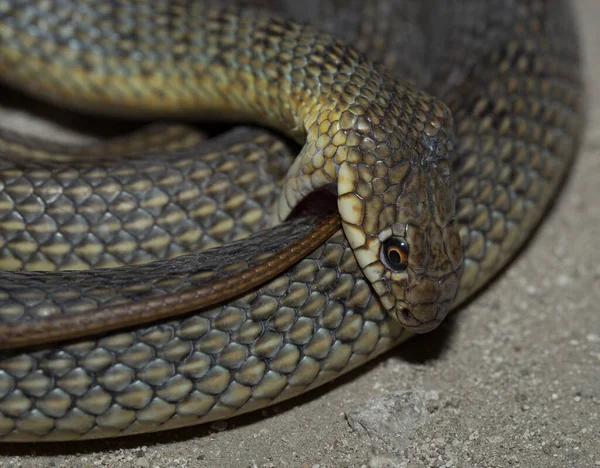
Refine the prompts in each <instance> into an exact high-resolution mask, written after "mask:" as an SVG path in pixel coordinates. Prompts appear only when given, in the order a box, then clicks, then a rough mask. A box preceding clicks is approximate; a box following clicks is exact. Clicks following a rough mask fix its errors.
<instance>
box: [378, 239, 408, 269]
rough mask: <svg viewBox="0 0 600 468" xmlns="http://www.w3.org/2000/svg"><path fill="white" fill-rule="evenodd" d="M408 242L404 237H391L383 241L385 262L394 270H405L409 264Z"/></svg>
mask: <svg viewBox="0 0 600 468" xmlns="http://www.w3.org/2000/svg"><path fill="white" fill-rule="evenodd" d="M408 250H409V249H408V243H407V242H406V239H404V238H403V237H391V238H389V239H388V240H387V241H385V242H384V243H383V248H382V257H383V260H384V263H385V264H386V265H387V266H388V267H389V268H391V269H392V270H394V271H404V270H405V269H406V267H407V266H408Z"/></svg>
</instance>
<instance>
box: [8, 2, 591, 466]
mask: <svg viewBox="0 0 600 468" xmlns="http://www.w3.org/2000/svg"><path fill="white" fill-rule="evenodd" d="M576 3H577V6H578V7H579V14H580V18H581V23H582V27H583V36H584V39H585V40H584V46H585V53H586V57H587V61H586V62H587V63H586V64H587V77H588V80H587V81H588V97H589V99H588V102H589V127H588V131H587V134H586V138H585V141H584V142H583V147H582V151H581V154H580V157H579V160H578V162H577V165H576V167H575V168H574V171H573V174H572V177H571V178H570V180H569V181H568V183H567V186H566V187H565V191H564V193H563V194H562V195H561V197H560V198H559V200H558V202H557V204H556V206H555V208H554V210H553V211H552V213H551V214H550V216H549V217H548V219H547V220H546V222H545V223H544V225H543V226H542V228H541V229H540V230H539V231H538V233H537V235H536V236H535V238H534V239H533V241H532V242H530V244H529V245H528V247H527V248H526V249H525V251H524V252H523V253H522V255H521V256H520V257H519V258H518V260H517V261H516V262H514V263H513V264H512V265H511V267H510V268H509V269H508V270H507V271H506V272H505V273H504V274H503V275H502V276H501V277H500V278H499V279H498V280H497V281H496V282H494V284H493V285H491V286H490V287H489V288H488V289H487V290H485V291H484V292H483V293H482V294H480V295H479V296H478V297H476V298H475V299H474V300H473V301H472V302H471V303H470V304H469V305H468V306H467V307H464V308H462V310H461V311H460V312H459V313H458V314H455V315H454V316H453V317H452V318H451V319H450V320H449V322H448V323H447V324H445V325H444V326H442V327H441V329H440V330H438V331H436V332H434V333H432V334H429V335H426V336H422V337H420V338H418V339H414V340H412V341H411V342H409V343H407V344H405V345H404V346H400V347H399V348H398V349H396V350H394V351H392V352H389V353H387V354H385V355H384V356H383V357H381V358H380V359H378V360H376V361H375V362H373V363H371V364H370V365H368V366H366V367H362V368H360V369H358V370H357V371H355V372H353V373H351V374H350V375H348V376H346V377H344V378H342V379H339V380H338V381H336V382H334V383H333V384H330V385H327V386H325V387H323V388H321V389H318V390H317V391H314V392H312V393H310V394H308V395H306V396H303V397H301V398H296V399H294V400H293V401H290V402H287V403H285V404H282V405H279V406H277V407H274V408H271V409H268V410H265V411H263V412H260V413H256V414H252V415H249V416H246V417H240V418H237V419H233V420H230V421H227V422H219V423H215V424H212V425H209V426H200V427H194V428H189V429H184V430H177V431H172V432H166V433H158V434H153V435H149V436H144V437H132V438H125V439H115V440H109V441H98V442H93V443H83V442H74V443H62V444H53V445H49V444H45V445H44V444H38V445H12V446H0V452H1V453H2V454H3V455H2V456H0V466H1V467H82V468H83V467H142V468H144V467H146V468H150V467H152V468H159V467H171V466H181V467H204V466H206V467H244V468H245V467H248V468H249V467H265V468H267V467H315V468H316V467H321V468H323V467H367V466H368V467H430V466H431V467H450V466H457V467H461V466H462V467H505V466H523V467H593V466H600V310H599V308H600V306H599V304H600V249H599V248H598V240H600V204H599V203H598V200H600V188H599V187H598V184H597V180H598V175H599V174H600V158H599V153H600V81H599V80H598V79H597V76H598V75H600V62H599V61H598V58H599V57H600V29H599V28H597V24H598V21H600V2H598V0H577V1H576ZM15 118H16V117H15V116H14V114H11V117H10V119H8V118H7V117H6V114H4V118H2V116H0V122H1V123H2V124H4V123H5V122H8V121H9V120H10V121H12V122H13V123H14V122H17V121H16V120H15ZM21 120H22V121H23V119H21ZM25 122H29V121H25ZM52 131H53V130H52Z"/></svg>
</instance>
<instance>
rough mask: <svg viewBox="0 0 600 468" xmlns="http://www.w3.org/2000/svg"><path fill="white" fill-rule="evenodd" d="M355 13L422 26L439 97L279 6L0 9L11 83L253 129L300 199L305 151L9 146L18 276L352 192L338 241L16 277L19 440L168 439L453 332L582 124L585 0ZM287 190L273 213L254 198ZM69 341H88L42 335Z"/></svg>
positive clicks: (8, 338)
mask: <svg viewBox="0 0 600 468" xmlns="http://www.w3.org/2000/svg"><path fill="white" fill-rule="evenodd" d="M354 3H357V4H358V3H359V2H350V3H349V4H348V5H347V7H348V9H349V10H352V6H355V7H356V12H355V13H358V12H362V13H363V16H361V15H358V14H354V15H349V17H350V18H354V20H356V18H359V19H361V18H362V19H364V21H363V24H364V25H368V24H370V23H369V18H374V19H373V24H375V25H377V24H379V22H381V23H382V28H381V31H380V34H382V35H385V34H386V33H388V32H390V31H393V30H395V29H396V28H397V24H391V25H390V24H389V23H386V21H385V20H384V19H383V16H385V15H384V14H382V13H381V12H384V11H386V9H387V10H391V11H394V12H396V11H405V12H409V13H410V12H412V13H411V14H412V16H413V17H414V18H416V19H418V20H419V21H421V22H422V25H421V26H422V27H423V28H424V30H425V31H426V33H427V34H429V36H428V37H427V38H426V40H425V41H423V43H422V44H421V45H422V47H423V54H416V55H419V56H420V55H423V56H424V57H426V59H424V60H423V61H422V62H421V63H419V64H417V63H416V60H417V59H416V58H415V59H414V61H415V63H414V67H411V65H412V64H413V61H412V60H411V61H409V62H408V64H404V65H402V64H398V63H396V64H397V65H398V66H397V67H395V68H396V70H399V69H402V67H405V68H410V69H411V71H412V73H413V74H412V75H411V76H409V78H414V79H418V80H423V84H422V86H423V87H424V89H425V91H426V92H424V91H419V90H417V88H415V87H414V86H413V85H411V84H408V83H404V82H400V81H397V80H396V79H395V78H393V77H392V75H390V74H389V72H388V71H384V70H385V66H388V67H389V66H390V63H389V62H390V61H391V62H392V63H391V66H394V61H393V60H391V59H388V60H386V59H385V57H386V54H385V53H383V54H382V55H381V56H380V57H377V60H378V61H379V63H380V65H375V66H374V65H372V64H371V62H369V61H368V60H367V59H366V58H365V56H364V55H362V54H361V53H360V52H359V51H358V50H357V49H355V48H354V47H350V46H347V45H346V44H345V43H344V42H342V41H340V40H337V39H334V38H333V37H332V36H331V35H329V34H324V33H321V32H318V31H319V30H318V29H312V28H311V27H308V26H301V25H299V24H298V23H294V22H291V21H287V20H283V19H279V18H278V17H273V16H272V14H271V13H268V12H266V11H265V10H263V9H260V8H248V7H243V8H242V7H240V8H237V7H235V8H234V7H223V6H220V5H218V4H216V3H215V4H213V3H211V2H204V1H184V0H181V1H169V2H167V1H165V2H151V1H149V0H132V1H125V0H120V1H113V2H100V1H94V0H87V1H83V2H81V1H71V0H61V1H59V0H56V1H49V2H48V1H39V2H25V1H23V2H21V1H18V0H17V1H5V2H1V1H0V39H1V41H2V43H1V45H0V76H1V77H2V79H3V80H4V81H6V82H8V83H10V84H12V85H14V86H17V87H19V88H21V89H24V90H26V91H28V92H30V93H33V94H35V95H36V96H39V97H40V98H43V99H47V100H51V101H54V102H57V103H59V104H61V105H68V106H71V107H78V108H82V109H85V110H98V111H102V112H113V113H114V112H117V113H127V114H129V115H140V114H143V115H152V116H173V115H177V116H180V115H193V116H198V115H211V114H218V115H220V116H223V117H226V118H234V117H236V118H237V117H241V118H248V117H250V118H252V119H253V120H255V121H257V122H260V123H266V124H268V125H270V126H273V127H277V128H279V129H280V130H281V131H283V132H285V133H287V134H288V135H290V136H292V137H294V138H295V139H297V140H298V141H300V142H302V143H303V144H304V146H303V148H302V151H301V152H300V155H299V156H298V157H297V158H296V159H294V161H293V163H292V165H291V167H290V169H289V170H288V171H287V175H286V176H285V180H284V183H283V186H281V185H280V184H279V183H278V182H277V176H278V175H279V174H281V173H282V171H283V170H284V167H285V161H286V160H287V158H288V156H287V153H286V152H285V149H284V148H283V146H282V145H281V144H278V143H277V142H276V140H275V139H274V138H273V137H272V136H269V135H268V134H264V133H260V134H259V133H258V131H250V130H244V131H241V132H238V133H235V132H234V133H233V134H230V135H229V136H225V137H221V140H222V141H221V143H219V145H220V146H218V148H217V147H216V146H215V147H214V148H210V147H209V148H208V149H200V150H198V149H197V148H195V146H194V145H195V140H194V136H193V134H192V133H191V132H188V131H187V130H185V129H184V130H182V129H181V128H179V130H177V129H175V130H173V128H171V130H170V131H171V132H175V133H177V132H178V131H180V132H183V134H184V135H185V138H188V139H191V141H190V142H189V144H185V143H182V142H181V140H182V139H184V138H181V139H180V138H177V137H175V138H173V137H170V138H167V137H164V136H162V137H160V138H158V139H157V140H155V141H154V144H152V143H147V142H148V141H150V142H151V141H152V139H151V138H149V137H148V135H149V134H151V133H152V131H149V132H148V133H146V134H142V135H145V136H144V138H139V139H138V141H141V140H143V141H146V143H140V144H139V145H137V146H136V145H133V146H134V149H133V150H132V149H131V143H127V141H135V140H126V141H125V142H121V143H119V142H116V143H113V144H112V145H113V146H110V145H111V143H108V144H104V145H105V146H102V145H101V146H100V147H93V148H87V149H86V148H80V149H73V148H64V147H61V146H60V145H55V146H48V145H47V144H46V143H43V142H36V141H29V140H27V139H23V138H21V137H18V136H15V135H12V134H10V133H5V134H4V135H3V137H2V138H1V139H0V150H1V151H2V152H3V156H4V160H3V161H2V163H1V164H2V167H1V168H0V169H1V170H2V174H3V177H4V187H5V190H4V192H3V197H4V198H3V200H0V202H1V203H0V209H2V210H4V212H3V213H4V214H3V216H2V221H1V222H0V231H1V232H4V233H5V238H6V241H5V247H4V250H3V257H5V258H3V259H2V262H3V265H4V267H5V268H6V269H8V268H9V266H7V265H10V264H11V262H12V264H13V265H14V266H16V267H17V268H19V269H27V268H28V267H29V269H34V270H39V269H41V268H39V267H40V266H42V267H44V268H43V269H56V270H59V269H61V268H65V267H66V268H69V267H72V266H73V265H75V266H76V267H77V268H84V267H90V266H94V267H96V266H114V265H116V264H119V263H141V262H144V261H147V260H154V258H155V256H156V257H160V256H163V255H165V256H168V257H173V256H176V255H178V254H180V253H182V252H183V251H186V250H198V249H201V248H206V247H210V246H211V245H213V243H215V244H216V243H218V242H228V241H231V240H234V239H238V238H242V237H244V236H246V235H248V234H249V233H251V232H253V231H255V230H257V231H258V230H260V229H261V228H264V227H266V226H267V224H268V223H270V222H271V221H270V216H271V215H273V217H274V218H275V220H279V221H281V220H284V219H285V218H286V217H287V216H288V215H289V214H290V213H291V212H292V211H293V210H294V208H296V206H297V205H298V204H299V203H300V202H301V201H302V200H303V199H304V198H305V197H307V196H308V195H310V194H311V193H313V192H315V191H319V190H328V191H331V192H333V193H334V194H335V195H336V196H337V205H338V208H339V212H340V216H341V226H342V228H343V230H342V231H338V232H337V233H335V234H334V235H333V236H332V237H330V238H329V239H328V240H327V241H326V242H325V239H327V238H328V237H329V236H330V235H331V234H332V233H333V232H334V231H335V230H336V229H337V228H338V227H339V221H338V220H337V218H336V217H335V216H328V217H319V216H315V215H311V214H307V215H304V217H301V218H297V219H293V220H291V221H287V222H286V223H284V224H283V225H281V226H279V227H277V228H274V229H273V230H270V231H261V232H257V233H256V234H253V235H252V236H251V237H249V238H248V239H247V240H239V241H236V242H235V243H233V244H231V245H230V246H229V247H226V248H223V249H221V248H218V249H213V250H207V251H204V252H201V253H194V254H189V255H184V256H181V257H178V258H173V259H170V260H164V261H159V262H154V263H147V264H145V265H139V266H128V267H120V268H116V269H110V270H89V271H80V272H78V271H55V272H49V273H41V272H39V271H30V272H28V271H15V272H9V271H5V272H2V274H1V275H0V301H1V302H0V345H1V346H2V347H3V348H14V349H8V350H6V351H2V354H0V437H2V440H7V441H9V440H15V441H21V440H23V441H25V440H64V439H72V438H97V437H111V436H117V435H126V434H133V433H140V432H147V431H152V430H162V429H168V428H173V427H180V426H185V425H190V424H195V423H198V422H205V421H210V420H214V419H218V418H224V417H229V416H232V415H235V414H239V413H242V412H246V411H250V410H253V409H256V408H260V407H263V406H266V405H268V404H272V403H274V402H277V401H281V400H283V399H287V398H290V397H291V396H293V395H295V394H298V393H301V392H304V391H306V390H308V389H310V388H314V387H315V386H318V385H320V384H322V383H324V382H326V381H328V380H331V379H332V378H334V377H336V376H338V375H340V374H341V373H343V372H347V371H348V370H350V369H352V368H354V367H356V366H357V365H359V364H361V363H362V362H364V361H366V360H368V359H371V358H372V357H374V356H376V355H378V354H380V353H382V352H383V351H385V350H386V349H389V348H390V347H391V346H394V345H395V344H397V343H398V342H400V341H402V340H404V339H406V338H407V337H408V336H409V335H410V332H409V331H407V329H406V328H404V327H403V325H404V326H405V327H407V328H408V329H410V330H412V331H426V330H429V329H431V328H432V327H434V326H436V325H437V324H438V323H439V322H440V321H441V320H442V319H443V318H444V316H445V315H446V313H447V312H448V310H449V309H450V306H451V304H457V303H458V302H460V301H462V300H463V299H464V298H466V297H467V296H469V295H470V294H472V293H473V292H474V291H475V290H476V289H477V288H478V287H480V286H481V285H482V284H484V283H485V282H486V281H488V280H489V278H490V277H491V276H493V275H494V274H495V273H496V272H497V271H498V270H499V269H500V268H501V267H502V266H503V265H504V264H505V263H506V262H507V261H508V259H509V258H510V257H511V256H512V255H513V254H514V252H515V251H516V250H517V249H518V248H519V246H520V245H522V243H523V241H524V240H525V239H526V237H527V236H528V235H529V234H530V232H531V230H532V229H533V227H534V226H535V225H536V223H537V222H538V221H539V219H540V217H541V215H542V214H543V211H544V208H545V207H546V206H547V205H548V203H549V201H550V200H551V199H552V196H553V194H554V193H555V192H556V189H557V187H558V185H559V183H560V181H561V179H562V177H563V175H564V174H565V172H566V170H567V168H568V167H569V165H570V161H571V159H572V156H573V154H574V152H575V149H576V144H577V141H578V138H579V135H580V131H581V130H580V129H581V115H580V97H581V96H580V95H581V84H580V77H579V57H578V49H577V40H576V35H575V23H574V21H573V18H572V14H571V10H570V8H569V5H568V4H567V2H566V1H563V0H547V1H541V0H540V1H535V0H531V1H526V0H506V1H499V0H494V1H491V2H478V1H474V0H473V1H468V0H456V1H431V2H419V4H417V2H415V4H412V3H410V2H399V3H395V2H392V1H387V0H382V1H379V2H373V4H369V5H368V6H364V5H363V3H364V2H363V3H361V5H362V6H358V5H354ZM407 5H408V7H407ZM322 8H324V9H327V8H328V7H326V6H323V7H322ZM363 9H364V10H363ZM403 9H405V10H403ZM373 12H376V13H377V14H375V15H373ZM340 15H342V13H340ZM323 18H324V19H322V20H321V21H322V22H323V23H324V24H323V26H324V27H325V26H328V25H327V21H328V20H327V16H326V15H324V16H323ZM386 24H387V25H388V27H387V29H386V27H383V26H385V25H386ZM360 36H361V37H362V35H360ZM359 39H360V38H349V40H351V41H352V42H354V43H355V44H356V47H363V48H365V49H370V48H373V49H375V48H376V47H374V46H373V44H370V43H369V42H368V41H366V42H365V41H362V42H361V41H360V40H359ZM419 47H420V46H419ZM419 47H417V49H415V50H420V49H419ZM365 52H366V51H365ZM381 63H383V65H381ZM431 95H436V96H437V98H433V97H431ZM444 103H445V104H444ZM213 144H215V143H213ZM106 145H108V146H106ZM128 145H129V146H128ZM223 145H224V146H223ZM98 148H103V149H100V150H99V149H98ZM77 151H78V152H80V153H82V154H83V156H82V157H79V158H76V157H74V156H73V154H74V152H77ZM198 151H199V152H198ZM156 152H161V153H163V155H162V156H161V157H160V158H159V159H158V162H156V163H149V161H151V160H152V161H154V160H156V158H157V156H156ZM104 153H108V157H106V158H103V160H102V161H100V162H99V161H97V155H98V154H104ZM86 154H87V157H85V155H86ZM234 154H235V155H237V156H240V155H241V157H242V161H244V163H247V165H242V166H238V165H236V163H235V162H234V159H233V155H234ZM23 155H30V157H29V158H28V159H27V160H26V161H23ZM95 155H96V156H95ZM113 155H117V156H124V157H125V159H118V158H116V157H113ZM267 155H271V156H273V155H275V156H276V157H275V161H276V162H275V163H272V164H270V165H268V166H265V167H261V166H256V165H257V164H258V161H260V160H262V158H263V156H267ZM150 157H151V158H150ZM66 163H68V164H69V165H70V166H69V169H66V166H65V164H66ZM216 166H219V167H221V168H222V169H224V170H223V171H222V172H216V171H215V170H214V168H215V167H216ZM223 174H225V175H223ZM271 177H273V178H271ZM202 184H204V185H202ZM201 189H204V191H202V190H201ZM211 197H212V198H211ZM277 197H278V200H279V203H278V205H277V208H276V210H275V212H274V213H273V211H270V210H269V208H260V204H259V203H258V202H257V200H259V201H262V202H266V203H267V205H268V204H270V203H271V201H273V200H275V198H277ZM309 201H310V199H309ZM40 206H41V207H42V208H40ZM65 209H67V211H66V212H65ZM207 219H210V220H211V221H212V223H208V221H207ZM108 221H110V222H108ZM111 223H112V224H111ZM311 236H312V237H311ZM323 242H324V243H323ZM65 246H66V247H67V248H64V247H65ZM140 246H141V247H142V249H141V250H140ZM9 250H10V251H11V252H12V253H15V252H16V253H17V255H15V257H12V256H10V257H9V255H8V254H7V253H6V252H7V251H9ZM140 252H142V253H140ZM287 252H290V255H289V258H287V259H286V253H287ZM12 258H16V260H11V259H12ZM299 259H301V260H300V261H299V262H298V260H299ZM286 261H287V262H289V263H286ZM275 265H279V266H280V269H279V270H277V269H276V268H275ZM287 265H293V266H290V268H288V269H287V270H285V271H283V269H284V268H283V267H285V266H287ZM46 267H48V268H46ZM252 277H254V278H255V280H256V283H250V282H249V278H252ZM261 279H264V280H265V281H266V280H267V279H269V282H267V283H266V284H263V285H262V286H259V285H260V282H259V280H261ZM459 279H460V283H459ZM244 282H246V283H248V284H247V285H246V288H245V289H244V288H243V287H242V284H243V283H244ZM457 293H458V295H457ZM453 301H454V302H453ZM198 307H201V308H202V310H200V311H197V310H196V309H198ZM189 311H194V313H193V314H187V315H185V316H183V317H181V318H177V319H173V318H171V319H170V321H162V322H158V323H153V324H150V325H138V324H139V323H143V321H144V317H149V318H154V319H157V318H161V317H162V318H165V317H167V318H168V317H169V316H170V315H169V314H171V313H174V312H178V313H181V312H189ZM159 312H160V314H162V315H160V314H159ZM121 320H123V321H122V322H121ZM128 320H131V321H128ZM111 321H112V322H111ZM109 322H111V323H109ZM104 325H106V326H104ZM119 325H121V326H122V325H129V326H130V328H128V329H126V330H125V331H118V330H116V329H117V328H118V327H119ZM69 330H72V331H73V333H72V334H71V335H69ZM86 330H87V331H86ZM61 331H64V333H66V334H67V337H69V338H76V337H78V338H77V339H72V340H71V341H68V342H66V343H64V344H58V345H57V344H52V343H48V342H47V341H46V342H45V341H44V336H45V337H46V340H50V339H52V340H54V339H56V338H60V337H61V335H60V332H61ZM101 332H103V333H104V335H99V334H98V333H101ZM53 333H54V334H53ZM91 333H93V335H90V334H91ZM88 335H89V336H88ZM62 336H63V337H64V336H65V335H62ZM32 344H38V345H39V346H37V347H31V345H32ZM28 346H29V348H28Z"/></svg>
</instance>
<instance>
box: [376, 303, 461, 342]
mask: <svg viewBox="0 0 600 468" xmlns="http://www.w3.org/2000/svg"><path fill="white" fill-rule="evenodd" d="M450 306H451V302H450V301H444V302H440V303H431V304H417V305H412V304H408V303H407V302H404V301H399V302H398V303H397V304H396V307H394V308H392V309H390V310H389V311H388V313H389V314H390V315H391V316H392V317H393V318H394V319H395V320H397V321H398V322H400V324H402V326H403V327H405V328H406V329H407V330H409V331H411V332H413V333H419V334H421V333H428V332H430V331H432V330H434V329H436V328H437V327H438V326H439V325H440V324H441V323H442V322H443V321H444V318H446V315H448V312H449V311H450ZM419 317H422V318H423V319H424V320H419Z"/></svg>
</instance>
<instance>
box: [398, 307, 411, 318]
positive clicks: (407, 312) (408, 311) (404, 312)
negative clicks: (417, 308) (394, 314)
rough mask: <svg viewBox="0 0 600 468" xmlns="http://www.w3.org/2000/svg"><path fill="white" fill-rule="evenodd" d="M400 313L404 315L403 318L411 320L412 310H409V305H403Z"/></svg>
mask: <svg viewBox="0 0 600 468" xmlns="http://www.w3.org/2000/svg"><path fill="white" fill-rule="evenodd" d="M400 315H401V316H402V319H403V320H409V319H410V310H408V307H403V308H402V309H400Z"/></svg>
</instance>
